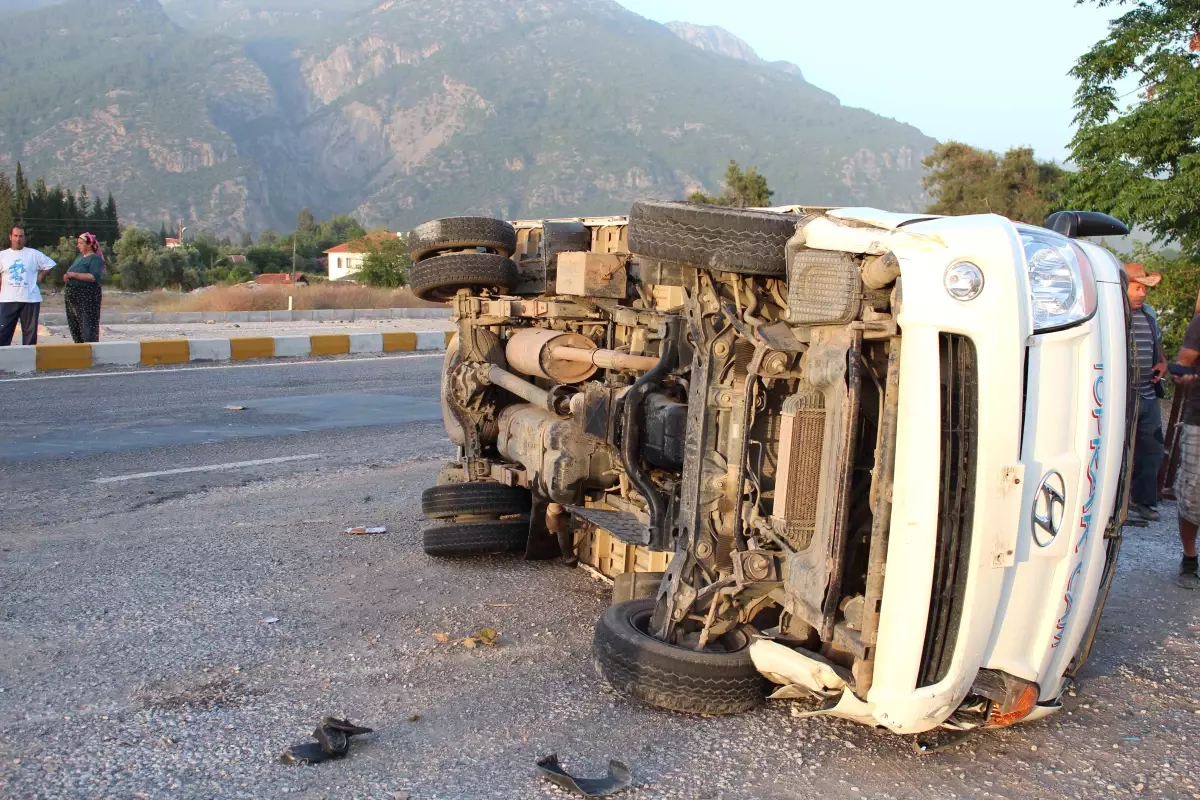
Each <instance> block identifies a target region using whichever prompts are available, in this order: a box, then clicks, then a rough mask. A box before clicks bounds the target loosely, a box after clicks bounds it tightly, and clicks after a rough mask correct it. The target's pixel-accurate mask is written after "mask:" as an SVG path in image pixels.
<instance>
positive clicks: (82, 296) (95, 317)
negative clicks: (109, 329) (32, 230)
mask: <svg viewBox="0 0 1200 800" xmlns="http://www.w3.org/2000/svg"><path fill="white" fill-rule="evenodd" d="M75 247H76V248H77V249H78V250H79V258H77V259H75V262H74V263H73V264H71V268H70V269H68V270H67V272H66V274H65V275H63V280H64V281H65V282H66V284H67V285H66V288H65V289H64V290H63V299H64V301H65V303H66V306H67V325H68V326H69V327H70V328H71V338H72V339H74V340H75V341H76V342H77V343H78V342H98V341H100V276H102V275H103V274H104V255H103V254H102V253H101V252H100V242H98V241H96V237H95V236H94V235H93V234H90V233H81V234H79V238H78V239H76V240H75Z"/></svg>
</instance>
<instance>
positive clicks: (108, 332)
mask: <svg viewBox="0 0 1200 800" xmlns="http://www.w3.org/2000/svg"><path fill="white" fill-rule="evenodd" d="M453 327H454V325H453V323H451V322H450V320H449V319H444V320H442V319H381V320H358V321H355V322H303V321H301V322H213V323H201V322H198V323H175V324H164V325H158V324H155V325H101V326H100V341H102V342H132V341H144V340H152V339H225V338H229V337H233V336H304V335H307V334H313V333H374V332H376V331H448V330H451V329H452V328H453ZM70 341H71V330H70V328H68V327H67V326H66V325H48V326H47V325H43V326H41V328H39V331H38V343H39V344H66V343H69V342H70Z"/></svg>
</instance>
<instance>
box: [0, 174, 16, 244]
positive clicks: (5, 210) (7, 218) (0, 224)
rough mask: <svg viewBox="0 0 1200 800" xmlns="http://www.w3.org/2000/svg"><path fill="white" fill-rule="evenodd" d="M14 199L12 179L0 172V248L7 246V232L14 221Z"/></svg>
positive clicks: (10, 229)
mask: <svg viewBox="0 0 1200 800" xmlns="http://www.w3.org/2000/svg"><path fill="white" fill-rule="evenodd" d="M15 200H16V197H15V190H14V188H13V184H12V179H11V178H9V177H8V173H5V172H0V231H3V234H0V235H2V237H3V238H0V248H2V247H7V246H8V234H9V232H10V231H12V226H13V224H14V223H15V222H16V216H15V215H14V213H13V212H14V209H13V206H14V204H15Z"/></svg>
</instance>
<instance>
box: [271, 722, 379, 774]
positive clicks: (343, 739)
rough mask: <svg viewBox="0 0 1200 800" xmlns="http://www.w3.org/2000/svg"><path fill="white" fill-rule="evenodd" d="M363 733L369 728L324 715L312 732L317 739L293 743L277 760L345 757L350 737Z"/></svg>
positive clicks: (315, 761)
mask: <svg viewBox="0 0 1200 800" xmlns="http://www.w3.org/2000/svg"><path fill="white" fill-rule="evenodd" d="M364 733H371V729H370V728H364V727H362V726H360V725H355V724H354V723H352V722H348V721H347V720H344V719H337V718H336V717H324V718H323V719H322V720H321V724H320V725H318V726H317V728H316V730H314V731H313V732H312V736H313V738H314V739H316V740H317V741H315V742H302V743H300V744H294V745H292V746H291V747H289V748H288V749H287V750H284V751H283V755H281V756H280V757H279V760H280V761H282V762H283V763H285V764H320V763H321V762H323V761H329V760H331V759H335V758H345V757H346V754H347V753H349V752H350V737H351V736H359V735H361V734H364Z"/></svg>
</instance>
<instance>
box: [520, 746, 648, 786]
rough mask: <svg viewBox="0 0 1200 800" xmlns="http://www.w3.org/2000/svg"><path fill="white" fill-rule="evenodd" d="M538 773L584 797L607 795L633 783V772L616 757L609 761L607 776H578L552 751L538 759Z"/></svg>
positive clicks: (556, 784)
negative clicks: (563, 766) (565, 768)
mask: <svg viewBox="0 0 1200 800" xmlns="http://www.w3.org/2000/svg"><path fill="white" fill-rule="evenodd" d="M537 769H538V773H539V774H541V776H542V777H543V778H545V779H546V780H548V781H550V782H551V783H553V784H554V785H555V786H558V787H559V788H561V789H566V790H567V791H568V792H574V793H575V794H578V795H581V796H583V797H607V796H608V795H610V794H615V793H616V792H619V791H621V790H622V789H628V788H629V787H630V786H632V785H633V773H632V772H631V771H630V769H629V767H628V766H626V765H625V764H624V763H622V762H620V761H617V760H616V759H615V758H614V759H612V760H610V761H609V762H608V777H606V778H576V777H574V776H572V775H569V774H567V772H566V771H565V770H564V769H563V768H562V765H561V764H559V763H558V756H557V755H556V754H554V753H551V754H550V755H548V756H545V757H543V758H539V759H538V760H537Z"/></svg>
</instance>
